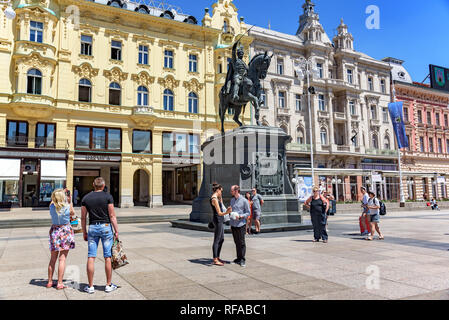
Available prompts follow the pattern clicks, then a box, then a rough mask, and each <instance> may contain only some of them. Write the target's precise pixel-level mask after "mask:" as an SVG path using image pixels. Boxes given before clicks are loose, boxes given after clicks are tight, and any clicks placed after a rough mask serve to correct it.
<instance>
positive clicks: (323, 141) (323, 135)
mask: <svg viewBox="0 0 449 320" xmlns="http://www.w3.org/2000/svg"><path fill="white" fill-rule="evenodd" d="M320 138H321V144H322V145H324V146H327V144H328V143H327V130H326V128H321V131H320Z"/></svg>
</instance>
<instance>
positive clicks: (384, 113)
mask: <svg viewBox="0 0 449 320" xmlns="http://www.w3.org/2000/svg"><path fill="white" fill-rule="evenodd" d="M382 116H383V121H384V122H385V123H388V108H382Z"/></svg>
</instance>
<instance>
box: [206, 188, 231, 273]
mask: <svg viewBox="0 0 449 320" xmlns="http://www.w3.org/2000/svg"><path fill="white" fill-rule="evenodd" d="M212 192H213V194H212V197H211V198H210V205H211V207H212V211H213V213H214V215H213V222H214V243H213V245H212V254H213V258H214V262H213V264H214V265H216V266H224V261H223V260H221V259H220V252H221V247H222V245H223V242H224V216H226V215H228V214H230V213H231V210H232V208H231V207H229V208H228V209H227V210H225V207H224V205H223V198H222V194H223V187H222V186H221V185H219V184H217V183H214V184H213V185H212Z"/></svg>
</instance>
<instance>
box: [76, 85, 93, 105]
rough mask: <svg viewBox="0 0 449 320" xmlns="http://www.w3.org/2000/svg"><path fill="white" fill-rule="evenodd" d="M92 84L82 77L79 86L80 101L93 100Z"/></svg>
mask: <svg viewBox="0 0 449 320" xmlns="http://www.w3.org/2000/svg"><path fill="white" fill-rule="evenodd" d="M91 99H92V84H91V83H90V81H89V80H87V79H81V80H80V83H79V86H78V101H80V102H91Z"/></svg>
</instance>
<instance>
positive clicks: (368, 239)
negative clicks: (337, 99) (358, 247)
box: [365, 237, 373, 241]
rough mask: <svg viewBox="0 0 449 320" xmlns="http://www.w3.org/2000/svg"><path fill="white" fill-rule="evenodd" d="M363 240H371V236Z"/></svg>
mask: <svg viewBox="0 0 449 320" xmlns="http://www.w3.org/2000/svg"><path fill="white" fill-rule="evenodd" d="M365 240H367V241H373V237H368V238H366V239H365Z"/></svg>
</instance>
